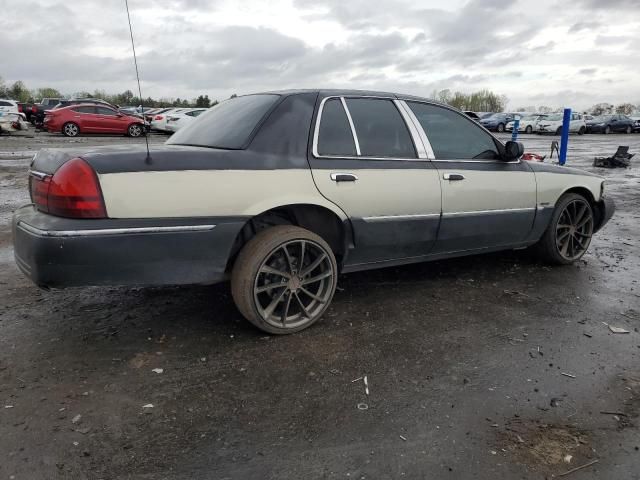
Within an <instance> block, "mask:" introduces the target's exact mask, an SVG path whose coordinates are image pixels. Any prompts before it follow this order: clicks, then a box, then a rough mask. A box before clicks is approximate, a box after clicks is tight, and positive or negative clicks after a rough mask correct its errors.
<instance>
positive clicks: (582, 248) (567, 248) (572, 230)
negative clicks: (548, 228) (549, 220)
mask: <svg viewBox="0 0 640 480" xmlns="http://www.w3.org/2000/svg"><path fill="white" fill-rule="evenodd" d="M593 225H594V222H593V212H592V210H591V207H590V206H589V204H588V203H587V201H586V200H579V199H576V200H573V201H571V202H569V203H568V204H567V205H566V206H565V208H564V210H563V211H562V213H561V214H560V217H559V218H558V223H557V224H556V248H557V249H558V252H559V253H560V255H561V256H562V257H563V258H564V259H566V260H570V261H573V260H577V259H579V258H580V257H581V256H582V255H584V253H585V252H586V251H587V248H589V244H590V243H591V236H592V235H593Z"/></svg>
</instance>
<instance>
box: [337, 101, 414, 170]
mask: <svg viewBox="0 0 640 480" xmlns="http://www.w3.org/2000/svg"><path fill="white" fill-rule="evenodd" d="M346 102H347V108H348V109H349V113H350V114H351V119H352V120H353V124H354V127H355V130H356V136H357V138H358V144H359V146H360V155H361V156H363V157H382V158H417V154H416V150H415V147H414V146H413V141H412V140H411V134H410V133H409V129H408V128H407V125H406V124H405V123H404V120H403V119H402V115H400V112H399V111H398V109H397V108H396V106H395V104H394V103H393V102H392V101H391V100H385V99H375V98H347V99H346Z"/></svg>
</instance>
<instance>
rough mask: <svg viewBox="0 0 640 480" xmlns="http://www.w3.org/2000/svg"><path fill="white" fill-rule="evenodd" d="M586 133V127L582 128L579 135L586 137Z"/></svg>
mask: <svg viewBox="0 0 640 480" xmlns="http://www.w3.org/2000/svg"><path fill="white" fill-rule="evenodd" d="M586 131H587V129H586V127H580V130H578V135H584V134H585V132H586Z"/></svg>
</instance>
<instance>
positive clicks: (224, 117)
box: [167, 94, 280, 150]
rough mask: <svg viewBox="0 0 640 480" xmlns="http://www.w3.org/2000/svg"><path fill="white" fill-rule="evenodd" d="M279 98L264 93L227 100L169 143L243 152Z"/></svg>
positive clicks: (187, 127)
mask: <svg viewBox="0 0 640 480" xmlns="http://www.w3.org/2000/svg"><path fill="white" fill-rule="evenodd" d="M278 98H280V96H279V95H271V94H266V95H264V94H260V95H246V96H243V97H235V98H231V99H229V100H226V101H224V102H222V103H220V104H218V105H216V106H215V107H213V108H210V109H209V110H208V111H207V112H206V113H203V114H202V115H200V116H199V117H198V120H197V121H194V122H192V123H191V124H190V125H188V126H186V127H184V128H182V129H180V130H178V132H176V133H174V134H173V136H172V137H171V138H170V139H169V140H168V141H167V144H170V145H194V146H198V147H212V148H227V149H234V150H235V149H240V148H242V147H244V145H245V144H246V143H247V140H249V136H250V135H251V133H252V132H253V130H254V129H255V128H256V125H258V123H259V122H260V120H262V118H263V117H264V116H265V114H266V113H267V112H268V111H269V109H270V108H271V107H272V106H273V105H274V104H275V103H276V101H277V100H278Z"/></svg>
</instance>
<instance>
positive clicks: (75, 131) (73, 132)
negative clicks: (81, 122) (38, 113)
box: [62, 122, 80, 137]
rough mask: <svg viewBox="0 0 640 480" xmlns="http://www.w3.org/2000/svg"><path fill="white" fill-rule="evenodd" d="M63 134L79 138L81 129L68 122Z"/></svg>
mask: <svg viewBox="0 0 640 480" xmlns="http://www.w3.org/2000/svg"><path fill="white" fill-rule="evenodd" d="M62 133H63V135H65V136H67V137H77V136H78V135H80V127H79V126H78V124H76V123H73V122H67V123H65V124H64V125H63V126H62Z"/></svg>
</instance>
